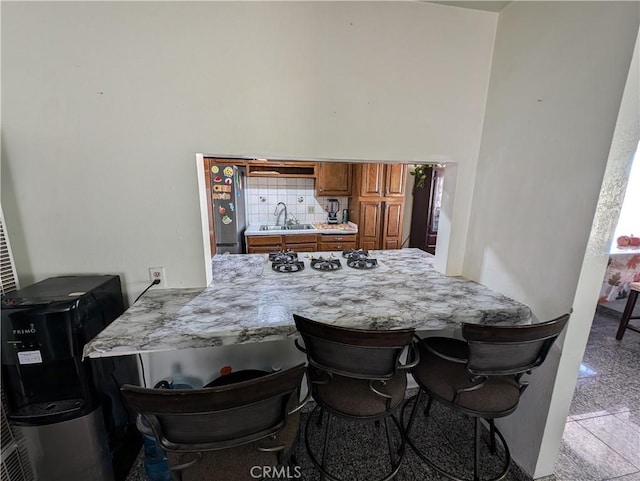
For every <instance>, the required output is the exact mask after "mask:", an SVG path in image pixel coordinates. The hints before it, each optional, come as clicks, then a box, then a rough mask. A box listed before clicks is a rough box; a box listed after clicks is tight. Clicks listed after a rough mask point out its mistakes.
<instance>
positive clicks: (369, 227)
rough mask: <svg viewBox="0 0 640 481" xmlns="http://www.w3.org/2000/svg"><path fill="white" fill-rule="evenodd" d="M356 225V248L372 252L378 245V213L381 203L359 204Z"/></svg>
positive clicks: (363, 202)
mask: <svg viewBox="0 0 640 481" xmlns="http://www.w3.org/2000/svg"><path fill="white" fill-rule="evenodd" d="M358 210H359V215H358V217H357V220H356V222H357V224H358V248H360V249H366V250H373V249H378V246H379V244H380V220H381V216H380V212H381V210H382V202H379V201H362V202H360V203H359V209H358Z"/></svg>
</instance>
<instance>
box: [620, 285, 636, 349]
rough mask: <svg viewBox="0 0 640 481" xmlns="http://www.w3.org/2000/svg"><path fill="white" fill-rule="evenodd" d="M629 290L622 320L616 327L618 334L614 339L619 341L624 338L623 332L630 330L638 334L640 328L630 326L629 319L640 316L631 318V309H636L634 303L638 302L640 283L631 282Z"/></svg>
mask: <svg viewBox="0 0 640 481" xmlns="http://www.w3.org/2000/svg"><path fill="white" fill-rule="evenodd" d="M629 287H630V288H631V290H630V291H629V298H628V299H627V304H626V305H625V307H624V312H623V313H622V318H621V319H620V325H619V326H618V332H617V333H616V339H617V340H618V341H620V340H621V339H622V336H624V331H626V330H627V329H630V330H632V331H635V332H640V328H638V327H636V326H633V325H630V324H629V321H630V320H631V319H640V316H633V315H632V314H633V309H634V308H635V307H636V301H637V300H638V292H640V282H632V283H631V284H629Z"/></svg>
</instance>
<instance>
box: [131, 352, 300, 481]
mask: <svg viewBox="0 0 640 481" xmlns="http://www.w3.org/2000/svg"><path fill="white" fill-rule="evenodd" d="M305 371H306V369H305V366H304V364H300V365H298V366H296V367H293V368H291V369H286V370H284V371H280V372H277V373H273V374H267V375H264V376H259V377H255V378H253V379H246V380H244V381H240V382H236V383H233V382H229V379H225V380H224V382H222V381H221V382H220V383H218V384H219V385H215V386H212V387H207V388H202V389H147V388H143V387H139V386H131V385H125V386H123V387H122V394H123V396H124V398H125V399H126V400H127V402H128V403H129V405H130V406H131V407H132V408H133V409H134V410H135V411H137V412H138V413H139V414H140V416H141V418H142V419H144V421H145V422H144V423H140V429H141V430H143V431H144V432H145V433H146V434H150V435H153V436H155V438H156V442H157V443H158V444H159V445H160V446H161V447H162V448H163V449H164V450H165V451H166V452H167V459H168V462H169V470H170V472H171V476H172V478H173V479H175V480H182V481H214V480H215V481H220V480H222V481H245V480H246V481H250V480H252V479H262V475H263V474H265V473H262V472H260V473H256V472H255V469H254V471H253V472H252V471H251V469H252V468H253V467H254V466H259V467H268V468H274V469H275V468H276V467H283V465H284V464H285V463H286V462H287V461H288V458H289V455H290V453H291V451H292V449H293V446H294V444H295V441H296V437H297V434H298V428H299V426H300V412H299V411H300V409H301V408H302V406H303V405H304V404H305V402H306V400H307V399H308V398H309V396H310V394H309V396H308V397H307V399H305V401H303V402H302V403H300V401H299V395H300V383H301V381H302V377H303V376H304V373H305ZM250 377H251V376H250ZM256 474H259V475H260V476H259V477H258V478H256ZM266 474H267V475H266V476H265V477H266V478H268V477H269V476H268V473H266Z"/></svg>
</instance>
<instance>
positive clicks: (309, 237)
mask: <svg viewBox="0 0 640 481" xmlns="http://www.w3.org/2000/svg"><path fill="white" fill-rule="evenodd" d="M282 237H283V244H284V245H283V247H284V250H285V251H286V250H292V251H294V252H316V251H317V250H318V235H317V234H296V235H284V236H282Z"/></svg>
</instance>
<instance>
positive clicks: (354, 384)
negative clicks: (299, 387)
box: [309, 367, 407, 417]
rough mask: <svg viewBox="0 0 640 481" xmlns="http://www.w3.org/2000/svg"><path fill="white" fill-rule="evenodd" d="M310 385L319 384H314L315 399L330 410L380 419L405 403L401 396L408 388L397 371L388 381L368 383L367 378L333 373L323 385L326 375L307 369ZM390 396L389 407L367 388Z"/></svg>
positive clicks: (403, 375) (405, 377)
mask: <svg viewBox="0 0 640 481" xmlns="http://www.w3.org/2000/svg"><path fill="white" fill-rule="evenodd" d="M309 374H310V377H311V382H312V383H313V382H314V381H321V382H320V383H318V384H316V385H315V390H314V399H315V400H316V401H317V402H318V403H319V404H320V405H322V407H323V408H327V409H330V410H332V411H334V412H336V413H340V414H342V415H345V416H354V417H379V416H381V415H384V414H385V413H386V412H387V410H388V409H391V410H393V409H395V408H396V407H398V406H399V405H400V404H401V403H402V401H404V393H405V391H406V389H407V375H406V374H405V373H404V372H400V373H398V374H396V375H394V376H393V377H392V378H391V379H389V380H385V381H373V382H371V381H368V380H366V379H353V378H348V377H345V376H340V375H338V374H333V375H332V379H331V382H327V383H326V384H322V381H323V380H327V378H328V376H329V375H328V373H326V372H323V371H321V370H319V369H317V368H313V367H311V368H310V369H309ZM370 385H372V386H373V387H374V389H376V390H378V391H380V392H382V393H384V394H387V395H389V396H391V401H390V403H389V406H387V402H386V399H385V398H383V397H381V396H377V395H375V394H374V393H373V392H372V391H371V388H370Z"/></svg>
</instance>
